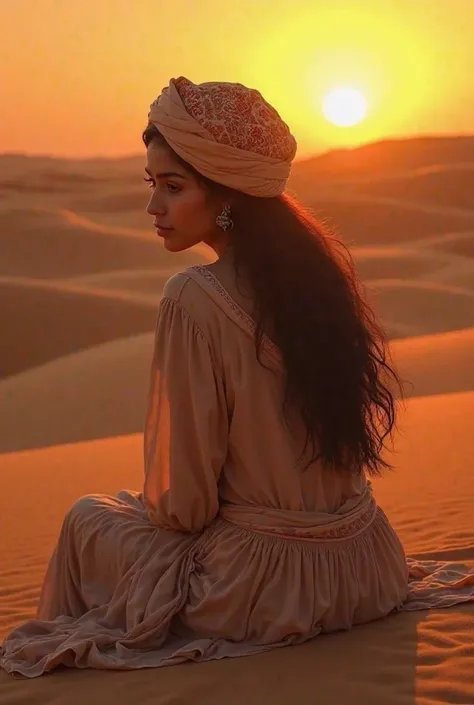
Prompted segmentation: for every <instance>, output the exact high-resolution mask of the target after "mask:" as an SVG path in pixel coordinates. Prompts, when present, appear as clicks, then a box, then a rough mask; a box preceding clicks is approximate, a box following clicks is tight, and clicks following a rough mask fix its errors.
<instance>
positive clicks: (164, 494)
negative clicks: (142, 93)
mask: <svg viewBox="0 0 474 705" xmlns="http://www.w3.org/2000/svg"><path fill="white" fill-rule="evenodd" d="M143 139H144V142H145V145H146V147H147V167H146V172H147V177H146V180H147V181H149V183H150V187H151V189H152V193H151V199H150V202H149V205H148V213H149V214H150V215H151V217H152V218H153V221H154V225H155V226H156V228H157V231H158V234H159V236H160V237H162V238H163V242H164V246H165V247H166V249H167V250H169V251H172V252H179V251H182V250H185V249H187V248H189V247H192V246H195V245H197V244H198V243H201V242H204V243H206V244H207V245H209V246H210V247H211V248H213V249H214V251H215V253H216V255H217V261H216V262H215V263H214V264H210V265H207V266H196V267H191V268H190V269H188V270H186V271H185V272H183V273H180V274H178V275H175V276H174V277H172V278H171V279H170V280H169V281H168V283H167V284H166V286H165V289H164V292H163V298H162V301H161V304H160V308H159V315H158V324H157V331H156V343H155V350H154V357H153V363H152V371H151V385H150V395H149V404H148V413H147V419H146V428H145V482H144V489H143V492H142V493H133V492H127V491H123V492H121V493H120V494H119V496H118V497H104V496H96V495H93V496H87V497H83V498H81V499H80V500H78V501H77V502H76V503H75V505H74V506H73V507H72V509H71V510H70V512H69V513H68V514H67V516H66V518H65V521H64V524H63V528H62V531H61V535H60V537H59V542H58V545H57V547H56V550H55V552H54V554H53V557H52V559H51V562H50V565H49V568H48V572H47V575H46V578H45V581H44V585H43V589H42V593H41V599H40V604H39V608H38V614H37V619H35V620H31V621H29V622H27V623H26V624H24V625H22V626H21V627H19V628H18V629H17V630H15V631H14V632H12V633H11V634H10V635H9V636H8V637H7V639H6V640H5V643H4V646H3V653H2V658H1V665H2V666H3V668H5V669H6V670H7V671H9V672H12V673H20V674H23V675H25V676H29V677H35V676H39V675H41V674H42V673H44V672H46V671H50V670H51V669H53V668H55V667H56V666H57V665H59V664H65V665H67V666H79V667H87V666H88V667H96V668H111V669H114V668H115V669H128V668H145V667H156V666H164V665H170V664H175V663H180V662H182V661H185V660H194V661H205V660H209V659H215V658H222V657H225V656H240V655H244V654H251V653H256V652H260V651H264V650H266V649H270V648H273V647H276V646H282V645H286V644H296V643H299V642H302V641H305V640H307V639H310V638H312V637H314V636H315V635H317V634H320V633H321V632H330V631H334V630H339V629H348V628H350V627H351V626H352V625H355V624H360V623H363V622H369V621H370V620H375V619H378V618H380V617H383V616H384V615H387V614H388V613H390V612H392V611H393V610H395V609H419V608H426V607H429V606H436V605H438V604H443V605H444V606H445V605H447V604H453V603H455V602H459V601H462V600H467V599H471V598H472V595H473V593H474V588H473V585H472V579H471V580H470V581H469V579H467V578H466V579H465V580H464V582H463V587H462V589H460V590H459V594H454V590H453V589H452V588H450V587H449V586H448V587H447V588H446V589H445V590H444V591H443V589H442V588H440V587H439V578H440V577H446V576H445V575H444V574H443V572H442V567H440V566H436V565H435V564H431V566H430V568H429V570H428V569H427V568H426V567H423V566H421V565H419V564H416V565H415V564H410V569H411V573H410V575H409V566H408V564H407V561H406V559H405V556H404V552H403V548H402V546H401V544H400V542H399V540H398V538H397V536H396V535H395V533H394V531H393V529H392V528H391V526H390V524H389V522H388V521H387V518H386V517H385V515H384V513H383V512H382V511H381V509H380V508H378V507H377V504H376V502H375V500H374V498H373V496H372V490H371V485H370V482H369V480H368V479H367V478H369V477H370V476H373V475H377V474H380V473H381V472H382V471H383V469H384V468H385V467H386V463H385V461H384V460H383V459H382V456H381V452H382V449H383V442H384V439H385V437H386V436H387V435H388V434H389V433H390V432H391V431H392V429H393V426H394V421H395V402H394V396H393V392H394V391H395V390H394V388H392V385H393V386H394V387H397V385H398V378H397V376H396V374H395V372H394V371H393V370H392V369H391V367H390V366H389V364H388V363H387V359H386V348H385V341H384V337H383V334H382V332H381V331H380V329H379V328H378V326H377V324H376V322H375V320H374V317H373V315H372V313H371V311H370V310H369V308H368V307H367V305H366V304H365V303H364V301H363V299H362V297H361V295H360V293H359V291H358V286H357V281H356V278H355V275H354V272H353V269H352V267H351V265H350V263H349V261H348V259H347V258H345V257H344V256H343V254H342V250H341V248H339V249H338V247H337V246H336V243H335V242H333V241H331V240H330V238H329V237H328V236H327V235H325V234H324V233H323V232H322V231H321V230H320V228H319V226H318V225H317V224H316V223H315V222H314V220H313V219H312V218H311V216H310V215H309V214H307V213H306V212H305V211H304V210H303V209H302V208H301V206H299V205H297V204H296V202H295V201H294V200H293V199H291V198H290V197H289V196H288V195H286V194H285V193H284V190H285V185H286V181H287V179H288V176H289V173H290V166H291V162H292V160H293V158H294V156H295V152H296V143H295V140H294V138H293V137H292V135H291V133H290V131H289V130H288V127H287V126H286V125H285V123H284V122H283V121H282V120H281V118H280V117H279V115H278V114H277V112H276V111H275V110H274V109H273V108H272V107H271V106H270V105H269V104H268V103H266V102H265V100H264V99H263V98H262V96H261V95H260V93H259V92H257V91H255V90H249V89H247V88H245V87H244V86H242V85H240V84H231V83H204V84H202V85H195V84H193V83H192V82H191V81H189V80H187V79H186V78H183V77H181V78H179V79H177V80H171V82H170V84H169V86H168V87H167V88H165V89H164V90H163V92H162V94H161V95H160V96H159V98H158V99H157V100H156V101H155V102H154V103H153V104H152V106H151V110H150V114H149V124H148V127H147V128H146V130H145V132H144V135H143ZM448 577H449V576H448ZM452 577H453V579H454V578H455V577H456V576H452ZM436 580H437V581H438V582H437V586H438V588H437V589H434V588H432V587H431V584H433V585H434V582H435V581H436ZM430 581H432V583H431V582H430ZM425 583H426V584H425Z"/></svg>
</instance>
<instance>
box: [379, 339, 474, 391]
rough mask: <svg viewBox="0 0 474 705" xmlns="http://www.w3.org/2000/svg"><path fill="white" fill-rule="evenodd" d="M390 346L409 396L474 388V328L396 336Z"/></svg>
mask: <svg viewBox="0 0 474 705" xmlns="http://www.w3.org/2000/svg"><path fill="white" fill-rule="evenodd" d="M390 349H391V352H392V355H393V359H394V361H395V364H396V367H397V369H398V370H399V372H400V374H401V375H402V377H403V378H404V379H406V380H407V381H408V382H409V384H407V386H406V390H405V393H406V395H407V396H417V397H422V396H427V395H433V394H447V393H452V392H464V391H470V390H474V364H473V360H474V328H469V329H467V330H459V331H453V332H450V333H440V334H438V335H424V336H421V337H414V338H409V339H407V340H393V341H392V343H391V345H390Z"/></svg>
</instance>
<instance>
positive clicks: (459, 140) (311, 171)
mask: <svg viewBox="0 0 474 705" xmlns="http://www.w3.org/2000/svg"><path fill="white" fill-rule="evenodd" d="M473 163H474V137H472V136H470V135H466V136H458V135H455V136H449V137H448V136H446V137H445V136H441V135H440V136H433V137H413V138H408V139H387V140H380V141H378V142H371V143H370V144H364V145H361V146H359V147H352V148H347V149H344V148H343V149H333V150H331V151H329V152H326V153H325V154H320V155H317V156H316V157H310V158H308V159H305V160H301V161H299V162H297V163H296V164H295V166H294V169H293V173H292V179H295V180H296V179H298V180H306V181H307V180H313V181H316V182H319V181H321V180H323V181H328V180H336V179H340V178H343V179H347V178H348V177H353V176H355V177H356V178H361V177H364V176H371V177H379V176H382V177H383V175H384V174H387V173H390V174H393V173H397V172H402V173H403V172H407V171H412V170H413V169H420V168H427V167H439V166H441V168H443V167H446V166H448V167H449V166H451V165H454V166H457V167H458V168H459V165H460V164H468V165H471V164H473Z"/></svg>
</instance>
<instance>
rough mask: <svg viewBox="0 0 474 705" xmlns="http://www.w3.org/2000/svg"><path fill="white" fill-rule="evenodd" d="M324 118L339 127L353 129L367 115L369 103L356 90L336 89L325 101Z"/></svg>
mask: <svg viewBox="0 0 474 705" xmlns="http://www.w3.org/2000/svg"><path fill="white" fill-rule="evenodd" d="M323 112H324V116H325V118H326V119H327V120H329V122H332V123H333V124H334V125H337V126H338V127H352V126H353V125H357V123H358V122H361V120H363V119H364V118H365V116H366V114H367V101H366V100H365V98H364V96H363V95H362V93H361V92H360V91H358V90H357V89H356V88H345V87H342V88H334V89H333V90H332V91H331V92H330V93H328V94H327V96H326V97H325V98H324V100H323Z"/></svg>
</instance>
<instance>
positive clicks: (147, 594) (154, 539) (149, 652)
mask: <svg viewBox="0 0 474 705" xmlns="http://www.w3.org/2000/svg"><path fill="white" fill-rule="evenodd" d="M471 599H474V574H473V573H470V572H469V571H468V570H467V569H464V568H463V567H462V566H461V567H460V566H452V565H449V564H440V563H436V562H431V561H430V562H423V563H419V562H416V561H410V560H407V559H406V557H405V554H404V551H403V548H402V546H401V543H400V541H399V539H398V537H397V535H396V534H395V532H394V531H393V529H392V527H391V526H390V524H389V522H388V520H387V518H386V516H385V514H384V513H383V511H382V510H381V509H380V508H379V507H375V505H374V511H373V512H372V514H371V516H370V518H369V520H368V521H366V522H365V523H364V525H361V523H360V520H359V525H357V523H354V524H353V530H352V531H349V532H345V533H344V532H343V533H342V534H340V535H336V536H333V535H331V533H330V532H329V533H328V534H327V535H326V536H325V535H324V534H323V535H319V536H316V537H310V536H305V535H295V536H291V535H287V534H285V532H278V531H275V530H269V531H265V530H263V531H259V530H252V529H251V528H249V527H248V526H245V525H240V526H239V525H238V524H237V523H235V522H233V521H229V520H227V519H225V518H223V517H221V516H218V517H217V518H216V519H215V520H214V521H213V522H212V523H211V525H210V526H208V527H207V528H206V529H205V530H204V531H203V532H202V533H200V534H185V533H183V532H178V531H171V530H165V529H161V528H159V527H157V526H155V525H154V524H153V523H151V521H150V519H149V517H148V514H147V510H146V508H145V506H144V504H143V501H142V495H141V494H138V493H132V492H127V491H123V492H121V493H119V495H118V496H117V497H108V496H103V495H90V496H86V497H83V498H81V499H79V500H78V501H77V502H76V503H75V504H74V505H73V507H72V508H71V510H70V511H69V512H68V514H67V515H66V517H65V520H64V523H63V526H62V530H61V533H60V537H59V540H58V544H57V546H56V548H55V551H54V553H53V556H52V558H51V561H50V564H49V566H48V570H47V573H46V577H45V580H44V583H43V587H42V591H41V595H40V603H39V607H38V612H37V616H36V618H35V619H32V620H30V621H28V622H26V623H24V624H22V625H21V626H19V627H18V628H17V629H15V630H14V631H12V632H11V633H10V634H9V635H8V636H7V637H6V639H5V641H4V643H3V646H2V650H1V652H0V666H1V667H3V668H4V669H5V670H6V671H8V672H10V673H12V674H21V675H23V676H27V677H31V678H33V677H36V676H40V675H41V674H43V673H45V672H48V671H51V670H52V669H54V668H55V667H57V666H59V665H65V666H71V667H79V668H102V669H137V668H153V667H158V666H166V665H172V664H178V663H182V662H184V661H207V660H210V659H219V658H224V657H233V656H243V655H249V654H253V653H258V652H261V651H265V650H268V649H271V648H275V647H279V646H286V645H289V644H297V643H301V642H303V641H306V640H308V639H311V638H313V637H314V636H316V635H318V634H320V633H322V632H331V631H336V630H341V629H349V628H350V627H352V626H353V625H356V624H361V623H366V622H370V621H372V620H375V619H379V618H381V617H384V616H386V615H388V614H389V613H390V612H393V611H394V610H404V609H426V608H430V607H447V606H450V605H453V604H456V603H459V602H463V601H467V600H471Z"/></svg>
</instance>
